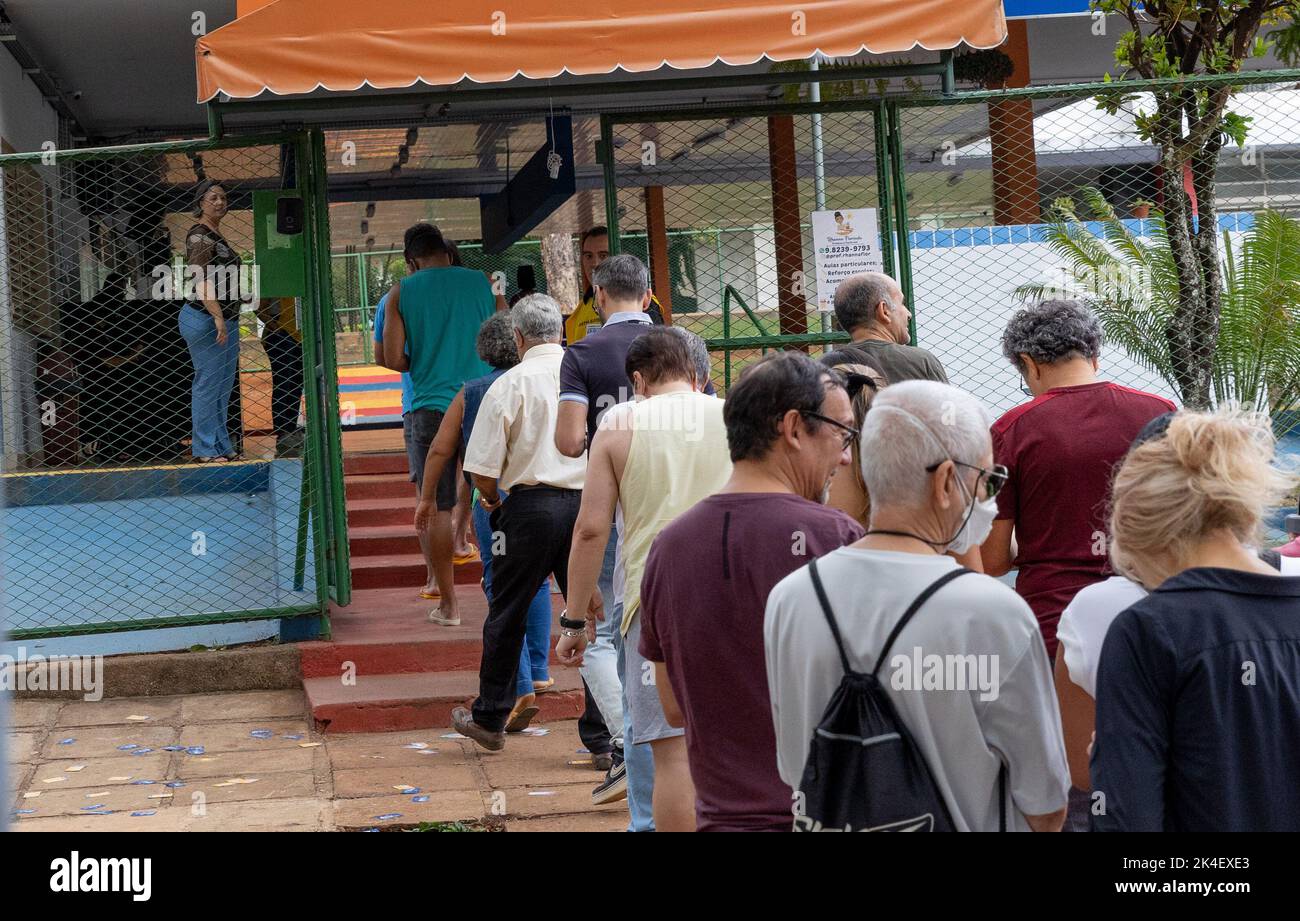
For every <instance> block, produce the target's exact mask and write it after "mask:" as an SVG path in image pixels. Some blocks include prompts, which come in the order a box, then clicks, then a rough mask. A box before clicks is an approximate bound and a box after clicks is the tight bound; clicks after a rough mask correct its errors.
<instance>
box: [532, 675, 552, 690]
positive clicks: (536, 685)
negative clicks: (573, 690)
mask: <svg viewBox="0 0 1300 921" xmlns="http://www.w3.org/2000/svg"><path fill="white" fill-rule="evenodd" d="M554 690H555V679H554V678H547V679H546V680H545V681H534V682H533V693H534V694H550V693H552V692H553V691H554Z"/></svg>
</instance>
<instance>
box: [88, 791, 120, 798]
mask: <svg viewBox="0 0 1300 921" xmlns="http://www.w3.org/2000/svg"><path fill="white" fill-rule="evenodd" d="M112 795H113V791H111V790H100V791H99V792H98V793H87V794H86V799H98V798H99V797H101V796H112Z"/></svg>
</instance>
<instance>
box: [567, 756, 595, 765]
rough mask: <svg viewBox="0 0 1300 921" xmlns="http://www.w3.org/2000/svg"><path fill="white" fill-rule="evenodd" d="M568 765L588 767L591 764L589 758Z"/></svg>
mask: <svg viewBox="0 0 1300 921" xmlns="http://www.w3.org/2000/svg"><path fill="white" fill-rule="evenodd" d="M568 763H569V764H571V765H575V766H585V765H589V764H591V759H590V758H583V759H581V760H580V761H570V762H568Z"/></svg>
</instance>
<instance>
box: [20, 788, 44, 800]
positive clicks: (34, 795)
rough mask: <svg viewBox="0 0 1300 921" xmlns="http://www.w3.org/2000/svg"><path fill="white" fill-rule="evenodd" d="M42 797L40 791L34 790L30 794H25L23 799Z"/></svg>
mask: <svg viewBox="0 0 1300 921" xmlns="http://www.w3.org/2000/svg"><path fill="white" fill-rule="evenodd" d="M40 795H41V791H40V790H33V791H32V792H30V793H24V794H23V799H36V797H38V796H40Z"/></svg>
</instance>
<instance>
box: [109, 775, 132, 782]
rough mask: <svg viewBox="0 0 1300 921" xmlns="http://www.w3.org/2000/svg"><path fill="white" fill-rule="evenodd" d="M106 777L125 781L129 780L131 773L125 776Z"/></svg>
mask: <svg viewBox="0 0 1300 921" xmlns="http://www.w3.org/2000/svg"><path fill="white" fill-rule="evenodd" d="M108 779H109V780H110V781H125V780H130V779H131V775H130V774H127V775H126V776H125V777H110V778H108Z"/></svg>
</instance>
